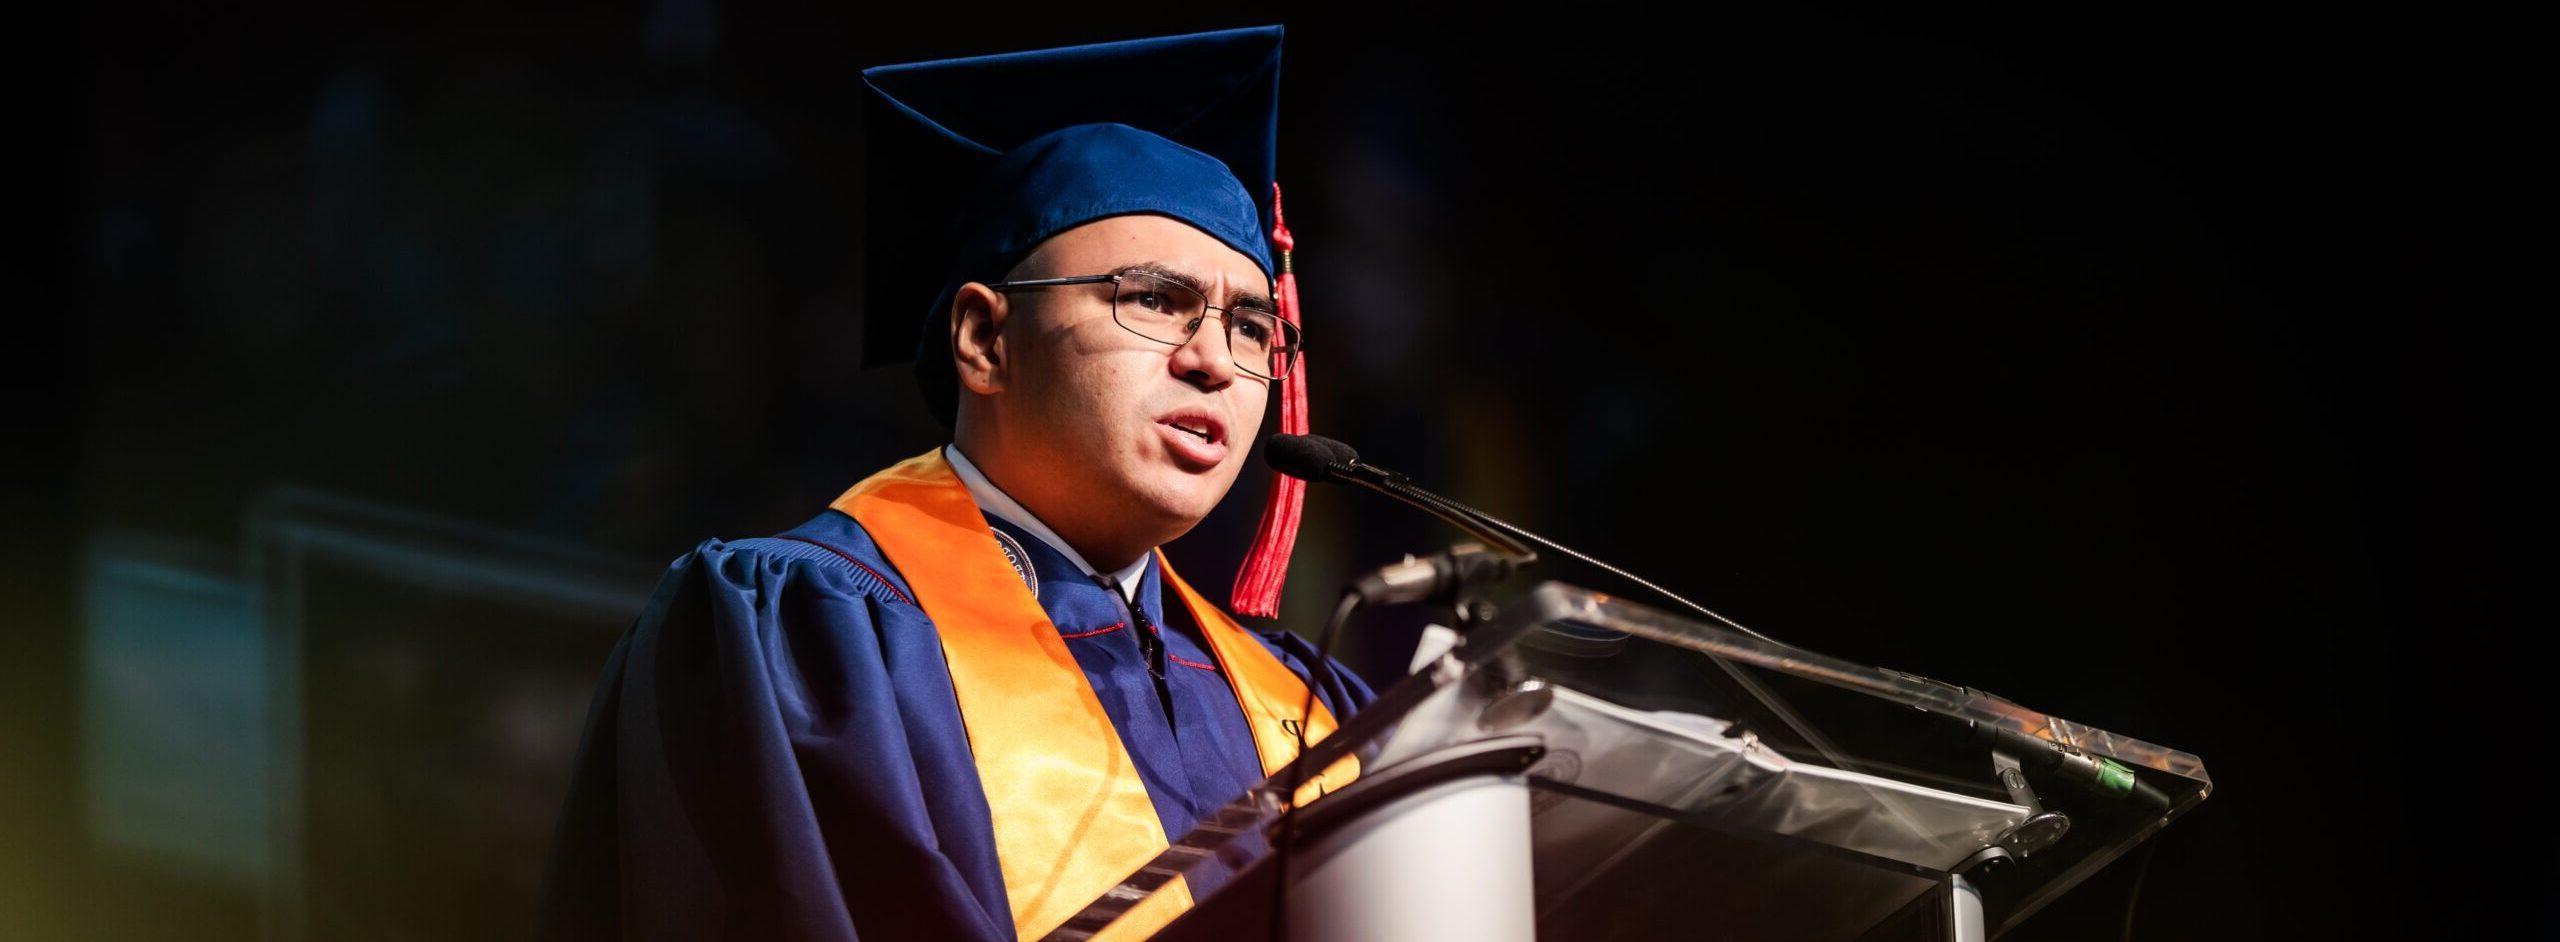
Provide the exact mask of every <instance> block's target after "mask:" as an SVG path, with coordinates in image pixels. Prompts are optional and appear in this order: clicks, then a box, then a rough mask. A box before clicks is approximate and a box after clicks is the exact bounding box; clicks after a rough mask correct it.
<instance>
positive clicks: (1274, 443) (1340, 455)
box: [1262, 435, 1360, 481]
mask: <svg viewBox="0 0 2560 942" xmlns="http://www.w3.org/2000/svg"><path fill="white" fill-rule="evenodd" d="M1262 458H1263V460H1264V461H1265V462H1268V463H1269V464H1270V465H1271V470H1274V471H1278V472H1280V473H1282V474H1286V475H1288V476H1290V477H1293V478H1297V479H1299V480H1302V481H1339V480H1342V479H1343V478H1344V477H1345V476H1346V475H1349V474H1350V473H1351V466H1352V465H1356V464H1359V463H1360V453H1359V452H1356V451H1353V450H1351V446H1349V445H1345V444H1343V443H1341V442H1338V441H1334V440H1333V439H1330V438H1326V437H1324V436H1322V435H1273V436H1271V440H1270V441H1269V442H1268V443H1266V444H1264V445H1263V446H1262Z"/></svg>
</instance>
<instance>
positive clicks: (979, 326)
mask: <svg viewBox="0 0 2560 942" xmlns="http://www.w3.org/2000/svg"><path fill="white" fill-rule="evenodd" d="M1008 316H1010V304H1009V302H1008V300H1007V299H1006V297H1005V296H1004V295H1003V294H1001V293H999V292H997V291H996V290H995V289H992V288H989V287H987V286H986V285H983V284H980V283H978V282H975V281H972V282H969V283H968V284H965V285H961V286H960V290H959V291H957V292H955V293H953V294H952V296H951V365H952V369H953V370H954V371H955V372H958V373H959V374H960V388H962V389H965V390H967V391H969V392H973V393H977V394H978V395H981V396H992V395H995V394H997V393H1000V392H1003V391H1004V382H1005V368H1006V366H1007V365H1008V364H1009V362H1010V361H1008V360H1007V359H1006V358H1005V349H1004V322H1005V318H1006V317H1008Z"/></svg>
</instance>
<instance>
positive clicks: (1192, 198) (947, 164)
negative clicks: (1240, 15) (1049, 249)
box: [862, 26, 1281, 422]
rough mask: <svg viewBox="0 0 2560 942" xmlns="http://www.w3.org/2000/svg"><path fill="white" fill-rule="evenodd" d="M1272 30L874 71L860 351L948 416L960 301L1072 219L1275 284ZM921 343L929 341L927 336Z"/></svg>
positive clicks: (1275, 34)
mask: <svg viewBox="0 0 2560 942" xmlns="http://www.w3.org/2000/svg"><path fill="white" fill-rule="evenodd" d="M1280 34H1281V28H1280V27H1278V26H1264V27H1256V28H1250V29H1231V30H1222V31H1218V32H1211V33H1194V34H1190V35H1185V36H1166V37H1159V38H1154V39H1134V40H1128V41H1124V42H1111V43H1097V44H1093V45H1085V46H1067V47H1063V48H1058V49H1041V50H1034V51H1031V52H1015V53H1006V54H1002V55H991V56H972V57H969V58H964V59H942V60H938V61H933V62H914V63H906V64H902V65H883V66H876V67H873V68H869V69H865V70H863V72H862V78H863V81H864V83H865V84H867V85H869V86H870V88H871V91H872V95H871V96H870V99H869V104H868V110H867V111H866V113H865V126H864V133H865V134H866V135H867V136H868V138H869V139H868V141H867V142H866V144H865V151H866V154H865V156H866V164H865V166H866V171H867V172H866V177H867V179H866V181H865V185H864V190H865V193H864V199H865V200H866V203H865V209H864V213H863V215H864V220H865V223H866V229H867V231H866V232H865V233H864V236H863V239H864V244H865V245H866V247H867V248H866V249H865V259H864V261H865V269H866V271H865V273H864V280H865V287H864V292H863V300H864V305H863V308H864V316H865V318H866V323H865V325H864V331H863V332H864V339H865V343H864V349H865V350H866V351H867V352H866V354H865V356H866V359H868V360H870V361H871V362H874V363H886V362H894V361H895V360H899V359H906V358H909V357H911V356H912V357H916V358H917V368H918V369H917V374H918V378H919V379H921V380H922V381H923V383H924V386H925V395H926V398H927V400H928V401H929V402H931V404H932V406H933V408H934V409H935V410H937V412H938V413H939V414H940V415H941V416H942V417H943V419H944V421H946V422H948V421H949V420H950V418H951V416H950V412H951V410H952V409H953V408H954V407H955V402H956V397H957V395H958V393H957V390H956V388H955V387H954V386H953V385H952V383H953V380H952V378H951V376H950V371H949V366H950V363H949V359H948V357H947V356H945V353H946V351H945V350H944V348H943V345H942V335H941V331H940V329H939V328H940V327H941V326H942V324H943V323H944V321H943V317H944V316H945V315H946V314H947V313H948V311H949V308H950V303H951V294H952V292H953V291H954V290H956V289H957V288H958V287H959V286H960V285H961V284H962V283H964V282H968V281H996V280H999V279H1001V278H1002V277H1003V276H1004V273H1005V271H1006V270H1007V269H1009V268H1011V267H1012V266H1013V264H1014V263H1015V262H1018V261H1021V259H1022V257H1023V256H1024V255H1025V254H1028V253H1029V252H1030V251H1031V248H1032V247H1033V246H1036V245H1038V244H1039V243H1040V242H1041V241H1042V240H1044V239H1047V238H1048V237H1050V236H1053V235H1056V234H1058V233H1060V232H1064V231H1066V230H1068V229H1072V228H1075V227H1076V226H1079V225H1083V224H1085V223H1088V222H1092V221H1094V220H1096V219H1101V218H1103V217H1106V216H1117V215H1123V214H1127V213H1141V212H1144V213H1161V214H1164V215H1168V216H1172V217H1175V218H1178V219H1181V220H1182V221H1184V222H1188V223H1190V224H1191V225H1193V226H1196V227H1198V228H1199V229H1200V230H1201V231H1203V232H1206V233H1208V234H1210V235H1212V236H1215V237H1217V238H1218V240H1219V241H1222V242H1225V243H1227V244H1228V245H1230V246H1233V247H1234V248H1235V249H1236V251H1239V252H1243V253H1244V254H1245V255H1247V256H1249V257H1251V258H1252V259H1253V260H1254V262H1255V263H1257V264H1259V265H1261V266H1262V270H1263V273H1264V274H1266V275H1276V274H1277V266H1275V265H1274V264H1273V263H1272V254H1271V240H1270V231H1271V228H1270V220H1271V177H1272V160H1273V151H1274V147H1275V143H1276V141H1277V138H1278V134H1279V93H1280ZM920 339H921V340H922V343H921V344H919V340H920Z"/></svg>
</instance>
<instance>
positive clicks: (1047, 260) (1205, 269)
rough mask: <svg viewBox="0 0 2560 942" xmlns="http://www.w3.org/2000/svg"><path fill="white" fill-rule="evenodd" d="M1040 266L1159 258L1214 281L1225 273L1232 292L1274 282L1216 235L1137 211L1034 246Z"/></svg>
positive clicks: (1090, 266) (1259, 289)
mask: <svg viewBox="0 0 2560 942" xmlns="http://www.w3.org/2000/svg"><path fill="white" fill-rule="evenodd" d="M1031 257H1032V258H1036V259H1038V260H1040V262H1041V263H1042V264H1041V265H1040V267H1041V269H1042V270H1043V271H1044V272H1046V273H1047V274H1049V275H1051V276H1053V277H1067V276H1074V275H1095V274H1101V273H1103V272H1106V271H1110V270H1112V269H1115V268H1118V267H1120V266H1123V265H1130V264H1135V263H1138V262H1160V263H1162V264H1164V265H1165V266H1166V267H1169V268H1172V269H1174V270H1176V271H1178V272H1181V273H1183V274H1188V275H1192V276H1195V277H1198V278H1200V279H1202V280H1203V281H1210V282H1215V281H1217V280H1218V279H1219V278H1220V276H1224V278H1225V280H1226V282H1227V287H1228V289H1229V290H1231V291H1236V292H1245V293H1252V294H1261V293H1263V292H1264V291H1265V290H1266V289H1268V288H1269V287H1270V285H1271V281H1270V279H1269V278H1267V277H1265V276H1264V275H1263V274H1262V266H1260V265H1256V264H1254V262H1253V258H1252V257H1251V256H1248V255H1246V254H1244V253H1243V252H1238V251H1236V250H1235V249H1234V248H1232V247H1230V246H1228V245H1227V244H1226V243H1224V242H1220V241H1218V239H1217V238H1216V237H1215V236H1211V235H1210V234H1208V233H1206V232H1202V231H1200V230H1199V229H1196V228H1193V227H1192V226H1191V224H1190V223H1186V222H1183V221H1181V220H1178V219H1175V218H1173V217H1170V216H1158V215H1154V214H1149V213H1133V214H1130V215H1126V216H1111V217H1108V218H1104V219H1097V220H1094V221H1092V222H1089V223H1085V224H1084V225H1081V226H1077V227H1075V228H1073V229H1069V230H1067V231H1065V232H1061V233H1058V234H1057V235H1054V236H1050V237H1049V239H1048V241H1045V242H1042V243H1040V245H1039V246H1038V247H1036V248H1034V249H1032V252H1031Z"/></svg>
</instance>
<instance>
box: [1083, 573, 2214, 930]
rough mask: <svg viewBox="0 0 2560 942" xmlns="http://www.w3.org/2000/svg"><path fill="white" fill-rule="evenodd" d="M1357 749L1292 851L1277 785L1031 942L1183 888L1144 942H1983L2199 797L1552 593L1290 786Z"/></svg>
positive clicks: (1422, 676) (1701, 627) (1631, 613)
mask: <svg viewBox="0 0 2560 942" xmlns="http://www.w3.org/2000/svg"><path fill="white" fill-rule="evenodd" d="M1355 752H1356V753H1357V754H1359V755H1360V756H1361V757H1362V766H1361V767H1362V770H1363V771H1362V774H1361V776H1360V778H1359V779H1358V780H1357V781H1355V782H1353V783H1352V784H1351V785H1350V786H1348V787H1346V788H1343V789H1341V790H1340V791H1336V792H1334V793H1332V794H1329V795H1326V796H1324V797H1323V798H1321V799H1318V800H1315V801H1311V802H1309V803H1308V804H1307V805H1306V806H1305V807H1304V808H1303V809H1300V810H1299V811H1298V812H1296V813H1295V815H1294V818H1295V820H1291V821H1288V822H1286V826H1285V828H1283V827H1281V826H1279V825H1280V823H1281V819H1282V817H1283V816H1282V815H1281V814H1280V811H1281V809H1282V807H1283V800H1282V799H1283V796H1284V795H1286V794H1287V789H1286V787H1285V786H1286V783H1288V782H1289V781H1292V777H1293V775H1294V774H1295V770H1294V767H1293V768H1292V769H1283V770H1281V772H1280V773H1279V774H1277V775H1274V776H1273V777H1272V780H1271V782H1269V783H1266V784H1265V785H1264V786H1263V787H1261V788H1258V789H1256V790H1255V791H1254V792H1252V793H1250V794H1247V795H1246V796H1244V797H1243V798H1240V799H1238V800H1237V801H1235V802H1234V803H1232V804H1230V805H1228V806H1227V807H1226V808H1225V809H1222V810H1221V811H1220V812H1219V813H1218V814H1216V815H1214V816H1212V819H1211V820H1210V821H1208V822H1207V823H1205V824H1203V825H1202V826H1201V827H1200V828H1198V829H1197V830H1195V831H1193V832H1192V833H1190V834H1188V835H1184V836H1183V837H1182V838H1181V839H1179V840H1177V841H1175V842H1174V843H1173V845H1172V847H1171V848H1170V849H1168V850H1167V851H1166V852H1165V853H1164V854H1163V855H1161V856H1159V857H1158V858H1157V859H1156V860H1155V861H1153V862H1152V863H1150V864H1149V865H1148V866H1146V867H1145V868H1143V869H1141V870H1140V871H1139V872H1137V873H1135V874H1132V875H1130V877H1129V878H1128V879H1127V880H1125V881H1123V882H1122V883H1121V884H1120V885H1119V886H1118V887H1116V888H1114V889H1113V890H1112V891H1111V892H1109V893H1106V894H1104V895H1103V897H1102V898H1100V899H1098V900H1095V901H1094V903H1093V904H1092V905H1091V906H1089V907H1088V908H1087V909H1086V910H1085V911H1084V912H1083V913H1081V914H1079V915H1078V916H1077V917H1076V918H1074V919H1071V920H1069V921H1068V922H1067V923H1066V924H1065V925H1064V926H1062V927H1060V928H1059V929H1058V930H1057V931H1056V932H1054V933H1052V934H1051V935H1050V936H1049V938H1050V939H1053V940H1078V939H1085V938H1089V937H1092V936H1093V935H1095V934H1097V933H1100V932H1102V931H1103V930H1104V929H1105V928H1106V927H1108V926H1109V925H1110V923H1111V922H1112V921H1113V920H1114V919H1116V918H1117V917H1118V916H1119V915H1120V914H1121V913H1123V912H1126V911H1127V910H1128V909H1129V908H1130V907H1132V906H1134V905H1135V904H1137V903H1138V902H1139V901H1141V900H1143V899H1145V898H1146V897H1148V896H1150V895H1152V894H1154V893H1157V892H1161V891H1163V890H1164V888H1165V887H1166V886H1167V884H1169V883H1170V882H1172V881H1173V879H1174V878H1175V877H1177V876H1179V877H1181V878H1182V879H1183V880H1184V881H1185V883H1187V885H1188V887H1189V890H1190V892H1191V893H1192V896H1193V898H1194V899H1195V900H1196V902H1195V904H1194V905H1193V907H1192V908H1191V909H1190V910H1189V911H1188V912H1186V913H1185V914H1184V915H1183V916H1182V917H1180V918H1179V919H1177V920H1175V921H1174V922H1173V923H1172V924H1171V925H1168V926H1166V927H1165V928H1164V929H1163V931H1161V932H1160V933H1158V934H1157V936H1156V937H1157V938H1159V939H1202V940H1215V942H1244V940H1250V939H1267V938H1271V936H1272V935H1273V933H1274V931H1275V929H1277V931H1279V932H1281V933H1283V934H1285V935H1286V936H1287V937H1288V938H1290V939H1305V940H1339V939H1393V940H1398V942H1424V940H1439V939H1449V940H1459V939H1463V940H1468V942H1501V940H1525V939H1532V938H1540V937H1544V938H1549V939H1575V940H1582V939H1631V940H1632V939H1663V938H1714V939H1719V940H1762V939H1769V940H1776V939H1785V940H1806V942H1827V940H1906V939H1907V940H1922V939H1932V940H1934V939H1948V940H1981V939H1991V938H1998V937H1999V936H2000V935H2001V933H2003V932H2006V931H2007V930H2008V929H2010V928H2012V927H2014V926H2016V925H2017V924H2018V923H2019V921H2020V920H2023V919H2025V918H2027V917H2028V916H2029V915H2032V914H2034V913H2035V912H2036V911H2037V910H2038V909H2040V908H2042V907H2043V906H2044V905H2045V904H2046V903H2049V902H2052V901H2053V900H2054V899H2055V898H2056V897H2058V896H2060V895H2062V894H2063V893H2066V892H2069V891H2070V890H2071V888H2072V887H2074V886H2076V885H2078V884H2079V883H2080V882H2081V881H2082V880H2083V879H2085V878H2087V877H2088V876H2089V875H2090V874H2092V873H2095V872H2096V871H2097V870H2098V869H2099V868H2100V867H2103V866H2105V865H2106V864H2107V863H2108V862H2110V861H2112V860H2114V859H2116V858H2117V857H2119V856H2122V855H2123V854H2124V853H2125V852H2126V851H2127V850H2130V849H2132V848H2133V847H2134V846H2135V845H2137V844H2140V843H2141V842H2142V841H2144V840H2146V839H2148V838H2149V837H2150V836H2151V835H2152V834H2154V833H2156V832H2158V831H2159V830H2160V829H2161V828H2162V827H2164V826H2166V825H2167V824H2168V823H2169V822H2171V821H2173V820H2176V819H2177V817H2178V816H2179V815H2181V814H2183V813H2185V812H2186V811H2187V810H2188V809H2190V808H2192V807H2194V806H2195V805H2196V803H2197V802H2200V801H2202V800H2204V797H2205V795H2206V794H2207V793H2208V792H2209V791H2210V790H2211V788H2212V779H2211V778H2209V777H2208V776H2207V775H2206V774H2205V770H2204V765H2203V763H2202V762H2200V761H2199V760H2197V758H2196V757H2195V756H2192V755H2189V754H2187V753H2183V752H2178V751H2176V750H2173V749H2167V748H2163V747H2160V746H2155V745H2152V744H2150V743H2146V742H2142V741H2139V740H2134V739H2129V738H2126V737H2123V736H2118V735H2115V734H2112V733H2109V732H2106V731H2104V730H2100V729H2095V728H2092V727H2088V726H2083V725H2080V724H2077V723H2073V722H2070V721H2067V720H2063V719H2060V718H2057V717H2052V716H2047V715H2045V714H2042V713H2039V712H2036V711H2034V710H2030V709H2027V708H2025V707H2021V706H2019V705H2017V704H2015V703H2011V702H2009V701H2007V700H2003V699H2001V698H1999V697H1995V696H1992V695H1989V694H1985V693H1982V692H1980V691H1976V690H1969V689H1966V688H1963V687H1957V686H1953V685H1949V684H1945V683H1940V682H1938V681H1934V680H1930V679H1928V678H1924V677H1918V676H1914V675H1910V674H1903V673H1898V672H1895V671H1889V670H1882V669H1878V668H1873V667H1865V666H1861V665H1858V664H1852V663H1849V662H1847V661H1842V660H1839V659H1837V658H1831V657H1826V656H1823V655H1820V654H1815V653H1812V652H1810V651H1805V650H1802V649H1799V648H1795V647H1791V646H1788V645H1785V644H1780V643H1777V642H1774V641H1769V640H1766V639H1762V638H1758V637H1753V636H1750V635H1746V634H1743V633H1740V632H1736V631H1732V630H1730V629H1728V628H1725V627H1722V626H1717V625H1712V624H1704V623H1700V622H1695V621H1690V620H1687V619H1684V618H1680V617H1676V616H1673V615H1669V614H1665V613H1663V612H1661V611H1658V610H1655V609H1651V608H1647V607H1645V606H1641V605H1637V604H1634V603H1631V602H1627V601H1624V600H1621V599H1618V598H1615V597H1613V596H1610V595H1606V594H1602V593H1596V592H1590V591H1586V590H1583V589H1578V588H1575V587H1572V586H1567V585H1563V584H1560V583H1554V582H1549V583H1544V584H1541V585H1539V586H1537V587H1536V588H1535V589H1533V590H1532V591H1531V592H1530V593H1529V594H1528V595H1527V596H1526V597H1524V598H1522V599H1520V600H1518V601H1516V602H1513V603H1511V604H1510V605H1508V606H1507V607H1506V608H1505V609H1503V610H1501V611H1499V612H1498V613H1496V614H1494V616H1493V617H1492V618H1490V619H1487V620H1485V621H1483V622H1482V623H1480V624H1478V625H1477V626H1476V627H1475V628H1474V630H1473V632H1472V633H1471V634H1470V635H1469V636H1468V637H1466V638H1465V639H1464V640H1463V641H1462V642H1461V643H1460V644H1459V646H1458V647H1457V648H1456V649H1455V650H1453V651H1451V652H1450V653H1448V654H1446V655H1443V656H1441V657H1440V658H1439V659H1438V660H1437V661H1436V662H1434V663H1432V664H1430V665H1427V666H1425V667H1424V668H1423V669H1422V670H1420V671H1418V672H1416V673H1415V674H1414V675H1413V676H1410V677H1407V678H1405V679H1404V680H1402V681H1400V682H1398V683H1397V684H1395V685H1393V686H1391V687H1389V688H1388V689H1387V690H1386V691H1385V692H1384V693H1382V694H1381V695H1380V697H1379V698H1378V700H1377V701H1376V702H1375V703H1373V704H1371V705H1370V706H1369V707H1368V708H1367V709H1364V710H1362V711H1361V712H1360V713H1359V714H1358V715H1356V716H1354V717H1352V718H1351V719H1350V720H1349V721H1348V722H1346V723H1345V724H1344V725H1343V726H1342V728H1341V729H1340V730H1339V731H1337V732H1336V733H1335V735H1333V736H1332V737H1330V738H1328V739H1326V740H1325V741H1323V742H1321V743H1318V744H1316V745H1314V746H1312V747H1310V749H1309V750H1308V752H1307V754H1306V756H1304V757H1303V758H1302V759H1301V760H1300V762H1299V764H1300V765H1303V766H1306V767H1307V768H1308V769H1318V768H1325V767H1329V766H1331V765H1332V764H1333V763H1334V762H1335V761H1336V760H1338V759H1339V758H1341V757H1342V756H1344V755H1346V754H1352V753H1355ZM1281 835H1286V837H1287V838H1288V840H1289V841H1290V842H1291V843H1290V851H1289V853H1286V854H1275V853H1274V852H1273V848H1274V846H1275V844H1276V843H1277V841H1276V840H1275V838H1277V837H1279V836H1281ZM1284 866H1285V868H1286V870H1287V874H1286V884H1285V892H1283V889H1284V886H1283V884H1282V882H1281V873H1280V870H1281V869H1282V867H1284ZM1275 906H1277V907H1278V911H1276V912H1275Z"/></svg>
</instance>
